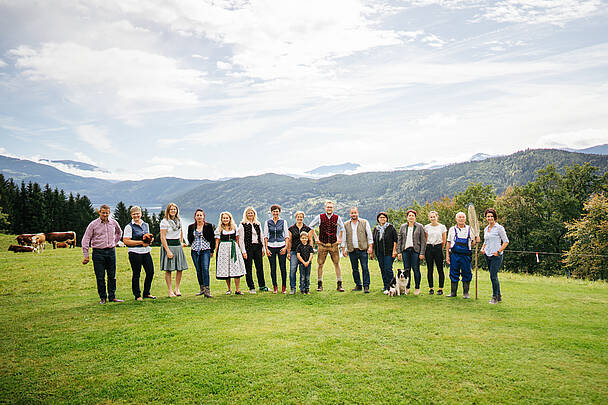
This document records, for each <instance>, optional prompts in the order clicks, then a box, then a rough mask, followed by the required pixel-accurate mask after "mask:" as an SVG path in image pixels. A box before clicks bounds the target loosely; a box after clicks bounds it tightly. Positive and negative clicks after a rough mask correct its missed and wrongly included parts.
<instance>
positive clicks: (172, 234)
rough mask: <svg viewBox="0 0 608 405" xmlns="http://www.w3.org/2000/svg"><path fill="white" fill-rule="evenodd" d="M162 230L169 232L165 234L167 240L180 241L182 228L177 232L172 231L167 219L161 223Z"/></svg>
mask: <svg viewBox="0 0 608 405" xmlns="http://www.w3.org/2000/svg"><path fill="white" fill-rule="evenodd" d="M160 229H166V230H167V233H166V234H165V237H166V238H167V239H180V238H181V236H182V228H181V227H180V228H179V229H178V230H177V231H174V230H172V229H171V226H170V225H169V221H168V220H167V219H165V218H163V220H162V221H160Z"/></svg>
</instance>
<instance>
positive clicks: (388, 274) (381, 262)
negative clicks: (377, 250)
mask: <svg viewBox="0 0 608 405" xmlns="http://www.w3.org/2000/svg"><path fill="white" fill-rule="evenodd" d="M377 259H378V267H380V273H381V274H382V284H384V289H385V290H388V289H390V285H391V280H392V279H393V262H394V261H395V259H393V256H391V255H388V256H378V257H377Z"/></svg>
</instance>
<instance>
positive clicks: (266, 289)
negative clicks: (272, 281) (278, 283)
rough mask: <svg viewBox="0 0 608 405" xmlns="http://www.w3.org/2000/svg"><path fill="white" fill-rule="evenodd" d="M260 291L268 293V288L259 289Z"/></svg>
mask: <svg viewBox="0 0 608 405" xmlns="http://www.w3.org/2000/svg"><path fill="white" fill-rule="evenodd" d="M260 291H263V292H268V287H266V286H263V287H260Z"/></svg>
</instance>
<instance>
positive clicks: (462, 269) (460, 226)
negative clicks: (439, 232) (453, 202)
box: [446, 212, 479, 298]
mask: <svg viewBox="0 0 608 405" xmlns="http://www.w3.org/2000/svg"><path fill="white" fill-rule="evenodd" d="M466 222H467V216H466V214H465V213H464V212H459V213H457V214H456V226H453V227H451V228H450V230H449V232H448V243H447V244H446V246H447V248H446V249H447V250H448V251H447V252H446V261H447V262H448V264H449V265H450V281H451V287H452V291H451V293H450V295H448V297H455V296H456V292H457V291H458V281H459V280H460V277H461V276H462V297H463V298H471V296H470V295H469V286H470V285H471V279H472V278H473V274H472V273H471V257H472V250H471V247H472V245H474V244H475V243H477V242H479V235H475V234H474V233H473V231H472V230H471V227H470V226H468V225H467V224H466Z"/></svg>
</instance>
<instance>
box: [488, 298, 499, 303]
mask: <svg viewBox="0 0 608 405" xmlns="http://www.w3.org/2000/svg"><path fill="white" fill-rule="evenodd" d="M489 303H490V304H498V300H497V299H496V297H492V299H491V300H490V302H489Z"/></svg>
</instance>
